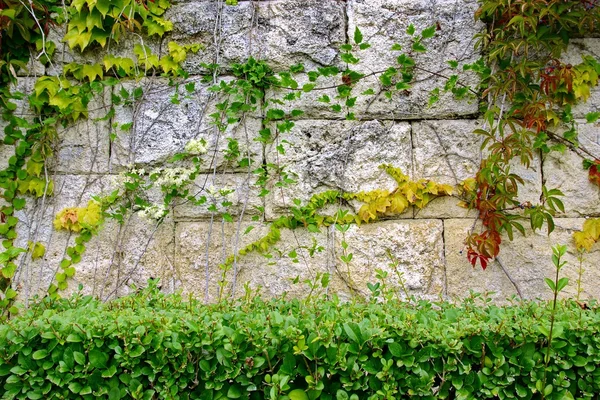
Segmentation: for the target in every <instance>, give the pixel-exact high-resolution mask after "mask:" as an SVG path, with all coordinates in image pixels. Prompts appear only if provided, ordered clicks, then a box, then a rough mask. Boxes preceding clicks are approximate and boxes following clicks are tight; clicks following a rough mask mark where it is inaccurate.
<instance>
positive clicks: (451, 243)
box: [444, 218, 600, 301]
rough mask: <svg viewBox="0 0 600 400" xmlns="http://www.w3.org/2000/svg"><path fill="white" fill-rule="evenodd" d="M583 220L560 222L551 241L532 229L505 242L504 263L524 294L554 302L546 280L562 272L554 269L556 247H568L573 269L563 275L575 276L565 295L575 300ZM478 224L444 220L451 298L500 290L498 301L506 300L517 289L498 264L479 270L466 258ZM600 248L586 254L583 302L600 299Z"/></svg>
mask: <svg viewBox="0 0 600 400" xmlns="http://www.w3.org/2000/svg"><path fill="white" fill-rule="evenodd" d="M584 221H585V219H583V218H557V219H555V223H556V230H555V231H554V232H553V233H552V235H551V236H550V238H548V236H547V234H546V231H545V230H543V231H537V232H535V233H533V232H531V231H530V230H527V236H526V237H522V236H517V237H515V240H514V241H512V242H510V241H508V239H507V238H504V242H503V244H502V249H501V251H500V256H499V258H500V260H501V262H502V265H503V266H504V268H506V270H507V271H508V273H509V274H510V275H511V277H512V278H513V280H514V281H515V282H516V283H517V285H518V286H519V288H520V290H521V292H522V294H523V296H524V297H525V298H528V299H535V298H538V297H540V298H549V297H551V292H550V289H549V288H548V287H547V286H546V284H545V283H544V278H548V277H549V278H552V277H554V275H555V273H556V271H555V269H554V267H553V265H552V248H551V247H552V246H553V245H554V244H556V243H560V244H567V245H568V246H569V251H568V253H567V255H566V257H565V261H567V265H566V266H565V267H564V268H563V270H562V271H561V274H562V275H561V276H566V277H568V278H569V280H570V282H569V285H568V286H567V288H566V289H565V291H564V292H563V295H564V296H568V297H575V296H576V294H577V280H578V276H579V262H578V261H577V252H576V251H575V250H574V248H575V246H574V243H573V239H572V235H573V232H575V231H576V230H580V229H581V227H582V226H583V222H584ZM472 226H473V221H469V220H460V219H447V220H445V221H444V240H445V246H446V247H445V249H446V255H445V256H446V273H447V282H448V295H449V296H450V297H466V296H468V295H469V290H470V289H472V290H474V291H476V292H480V293H483V292H486V291H489V292H495V293H494V294H492V298H494V299H495V300H500V301H501V300H504V299H506V298H507V297H510V296H512V295H516V294H517V292H516V290H515V287H514V286H513V284H512V283H511V282H510V280H509V279H508V278H507V276H506V274H505V273H504V272H503V271H502V269H501V268H500V266H499V265H498V263H497V262H492V263H490V265H489V266H488V268H487V269H486V270H485V271H483V270H482V269H481V267H480V266H479V265H477V266H476V267H475V268H473V267H472V266H471V264H469V262H468V261H467V258H466V256H465V254H464V251H463V250H464V239H465V238H466V237H467V234H468V232H469V230H470V229H471V227H472ZM599 261H600V246H598V245H595V246H594V247H593V248H592V252H591V253H589V254H586V255H585V261H584V264H583V268H584V269H585V271H584V273H583V279H582V290H583V293H582V294H581V298H582V299H588V298H598V296H600V291H599V288H600V269H599V268H598V265H599Z"/></svg>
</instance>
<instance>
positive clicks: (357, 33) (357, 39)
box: [354, 26, 363, 44]
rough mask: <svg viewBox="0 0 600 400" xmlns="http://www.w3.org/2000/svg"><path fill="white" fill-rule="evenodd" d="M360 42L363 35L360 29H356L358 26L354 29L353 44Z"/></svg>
mask: <svg viewBox="0 0 600 400" xmlns="http://www.w3.org/2000/svg"><path fill="white" fill-rule="evenodd" d="M362 41H363V34H362V32H361V31H360V29H358V26H357V27H356V29H354V43H356V44H361V43H362Z"/></svg>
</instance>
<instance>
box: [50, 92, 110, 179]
mask: <svg viewBox="0 0 600 400" xmlns="http://www.w3.org/2000/svg"><path fill="white" fill-rule="evenodd" d="M111 93H112V90H111V89H110V88H107V89H105V90H104V92H103V93H102V94H101V95H96V96H95V97H94V98H93V99H92V100H91V101H90V102H89V103H88V110H89V114H88V118H86V119H80V120H78V121H77V122H75V123H71V124H69V125H67V127H66V128H62V127H58V128H57V129H58V141H57V144H56V149H55V154H54V159H53V160H51V161H50V166H51V169H52V170H54V171H57V172H63V173H67V174H77V173H79V174H90V173H106V172H108V171H109V159H110V131H111V125H110V119H108V118H105V117H106V115H107V113H108V112H109V110H110V107H111V99H110V97H111Z"/></svg>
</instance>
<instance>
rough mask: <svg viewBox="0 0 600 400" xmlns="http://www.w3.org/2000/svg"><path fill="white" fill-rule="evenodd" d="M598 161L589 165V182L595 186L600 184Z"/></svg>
mask: <svg viewBox="0 0 600 400" xmlns="http://www.w3.org/2000/svg"><path fill="white" fill-rule="evenodd" d="M598 166H599V164H598V163H595V164H594V165H592V166H591V167H590V172H589V178H590V182H592V183H593V184H595V185H596V186H600V171H598Z"/></svg>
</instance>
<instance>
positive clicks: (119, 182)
mask: <svg viewBox="0 0 600 400" xmlns="http://www.w3.org/2000/svg"><path fill="white" fill-rule="evenodd" d="M144 174H146V170H145V169H143V168H140V169H137V168H135V167H133V166H132V165H128V170H127V171H123V172H121V173H120V174H119V175H118V176H117V177H116V178H114V179H113V184H115V185H116V186H123V185H125V184H126V183H135V182H136V179H137V178H136V177H135V176H132V175H137V176H138V177H140V178H141V177H143V176H144Z"/></svg>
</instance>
